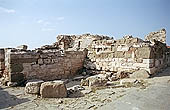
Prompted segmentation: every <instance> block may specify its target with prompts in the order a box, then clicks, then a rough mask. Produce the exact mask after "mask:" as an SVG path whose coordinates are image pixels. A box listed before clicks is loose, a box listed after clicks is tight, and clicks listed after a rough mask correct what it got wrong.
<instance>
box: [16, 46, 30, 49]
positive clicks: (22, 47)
mask: <svg viewBox="0 0 170 110" xmlns="http://www.w3.org/2000/svg"><path fill="white" fill-rule="evenodd" d="M27 48H28V46H27V45H20V46H17V49H21V50H27Z"/></svg>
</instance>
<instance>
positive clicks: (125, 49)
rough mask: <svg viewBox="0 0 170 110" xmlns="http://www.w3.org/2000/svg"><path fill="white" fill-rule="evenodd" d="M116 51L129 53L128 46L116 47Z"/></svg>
mask: <svg viewBox="0 0 170 110" xmlns="http://www.w3.org/2000/svg"><path fill="white" fill-rule="evenodd" d="M117 51H118V52H119V51H129V47H128V46H118V47H117Z"/></svg>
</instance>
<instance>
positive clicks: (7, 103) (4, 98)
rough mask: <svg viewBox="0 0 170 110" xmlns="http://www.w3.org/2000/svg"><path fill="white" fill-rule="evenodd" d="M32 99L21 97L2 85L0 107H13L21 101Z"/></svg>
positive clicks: (0, 88)
mask: <svg viewBox="0 0 170 110" xmlns="http://www.w3.org/2000/svg"><path fill="white" fill-rule="evenodd" d="M28 101H30V100H29V99H27V98H22V99H19V98H17V97H16V96H15V95H11V94H9V93H8V92H7V91H5V90H4V88H2V87H1V86H0V109H5V108H8V107H13V106H16V105H19V104H21V103H25V102H28Z"/></svg>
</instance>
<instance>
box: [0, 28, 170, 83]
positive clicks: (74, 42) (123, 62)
mask: <svg viewBox="0 0 170 110" xmlns="http://www.w3.org/2000/svg"><path fill="white" fill-rule="evenodd" d="M165 41H166V31H165V29H161V30H160V31H158V32H152V33H150V34H149V35H147V36H146V40H142V39H140V38H134V37H132V36H124V37H123V38H122V39H119V40H114V39H113V38H110V37H108V36H102V35H90V34H83V35H77V36H76V35H59V36H57V42H55V43H54V44H53V45H45V46H42V47H41V48H38V49H35V50H27V46H26V45H22V46H19V47H17V49H16V48H5V49H0V75H1V76H3V77H5V78H6V80H7V81H10V82H20V81H21V80H23V79H37V78H38V79H42V80H45V81H47V80H55V79H62V78H71V77H73V76H75V75H76V74H77V73H79V72H81V71H82V69H83V71H85V72H86V73H87V74H91V73H92V74H98V73H104V74H105V73H106V72H111V73H115V72H118V71H126V72H130V73H133V72H134V71H138V70H146V71H147V72H148V73H149V74H154V73H156V72H157V71H159V70H160V69H161V68H163V67H166V66H167V65H170V49H169V48H167V46H166V43H165Z"/></svg>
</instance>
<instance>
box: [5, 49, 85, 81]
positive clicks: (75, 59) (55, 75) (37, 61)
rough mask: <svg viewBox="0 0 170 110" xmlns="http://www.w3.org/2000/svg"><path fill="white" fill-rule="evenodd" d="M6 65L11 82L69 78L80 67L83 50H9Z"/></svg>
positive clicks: (83, 57) (82, 59)
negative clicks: (24, 79)
mask: <svg viewBox="0 0 170 110" xmlns="http://www.w3.org/2000/svg"><path fill="white" fill-rule="evenodd" d="M8 54H9V57H8V58H9V64H8V65H9V66H8V67H6V70H8V74H9V80H10V81H11V82H17V81H19V80H20V79H22V78H23V77H24V78H26V79H37V78H38V79H42V80H45V81H47V80H54V79H61V78H71V77H72V76H74V75H75V74H76V73H77V72H78V71H79V70H81V69H82V67H83V63H84V59H85V57H86V52H85V51H65V52H63V51H59V50H56V51H52V50H51V51H50V50H47V51H45V50H43V51H41V52H35V51H18V50H15V49H13V50H10V51H8Z"/></svg>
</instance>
